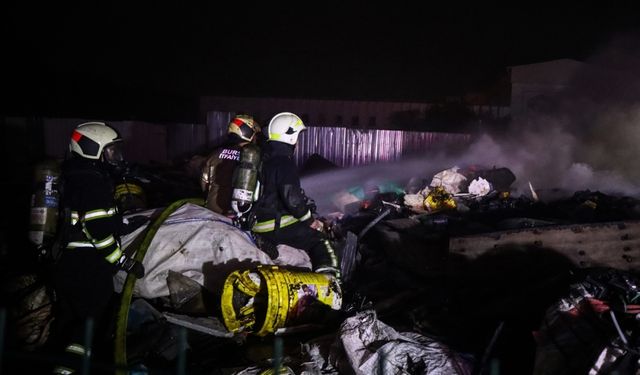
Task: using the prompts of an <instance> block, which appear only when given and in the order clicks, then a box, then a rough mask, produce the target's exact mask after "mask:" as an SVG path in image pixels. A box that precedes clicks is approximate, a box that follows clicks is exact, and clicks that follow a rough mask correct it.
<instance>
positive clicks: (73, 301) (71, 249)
mask: <svg viewBox="0 0 640 375" xmlns="http://www.w3.org/2000/svg"><path fill="white" fill-rule="evenodd" d="M69 150H70V154H71V156H70V157H69V158H67V159H66V160H65V161H64V162H63V165H62V174H61V179H62V186H63V188H62V205H61V206H62V209H63V211H62V212H63V213H64V217H65V219H66V220H65V222H64V223H63V224H62V226H63V229H62V230H60V231H59V232H60V235H61V236H62V238H61V240H60V241H61V244H62V251H61V255H60V258H59V260H58V261H57V262H56V263H55V264H54V268H53V283H54V289H55V293H56V313H55V316H56V320H55V325H54V330H53V340H54V346H55V347H56V348H57V349H59V350H60V357H58V359H59V360H60V361H59V363H58V364H57V366H56V367H55V368H54V373H57V374H67V373H73V372H74V371H76V372H77V370H78V369H79V366H80V364H81V361H82V358H83V356H84V355H85V354H86V353H87V350H89V348H88V347H87V344H90V343H87V342H85V337H86V336H85V328H86V322H93V323H94V325H93V326H94V327H95V330H94V333H93V337H94V338H96V341H98V340H99V339H103V338H104V337H105V336H107V337H108V329H109V327H110V325H111V324H110V322H111V318H112V317H113V315H112V314H110V313H109V312H110V311H111V310H110V306H111V302H113V299H112V298H113V296H114V289H113V275H114V273H115V272H117V271H118V270H125V271H127V272H130V273H133V274H134V275H135V276H136V277H138V278H140V277H143V276H144V268H143V267H142V264H140V263H139V262H136V261H134V260H133V259H131V258H130V257H129V256H127V255H125V254H124V253H123V250H122V249H121V247H120V238H119V232H120V229H121V227H122V217H121V215H120V213H119V212H118V208H117V207H116V201H115V197H114V194H115V188H114V185H115V182H116V181H117V178H116V176H119V175H120V174H122V172H123V168H124V167H125V162H124V159H123V154H122V138H120V135H119V134H118V132H117V131H116V130H115V129H113V128H111V127H110V126H108V125H106V124H104V123H101V122H88V123H83V124H80V125H78V126H77V127H76V128H75V130H74V131H73V133H72V135H71V140H70V143H69ZM89 328H90V326H89ZM105 331H106V332H105ZM105 333H106V335H105ZM96 349H97V350H98V351H99V350H100V349H98V348H96ZM105 351H107V350H106V349H105Z"/></svg>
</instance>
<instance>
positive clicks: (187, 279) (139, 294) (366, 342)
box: [45, 161, 640, 374]
mask: <svg viewBox="0 0 640 375" xmlns="http://www.w3.org/2000/svg"><path fill="white" fill-rule="evenodd" d="M316 163H318V162H317V161H316ZM320 164H322V163H320ZM320 167H322V168H325V167H326V168H335V166H330V165H325V164H322V165H320V166H319V167H318V168H320ZM309 168H311V166H309ZM314 168H315V167H314ZM311 169H312V168H311ZM430 177H431V178H430ZM149 181H151V180H149ZM156 181H159V180H156ZM514 181H515V176H514V175H513V173H512V172H511V171H510V170H509V169H507V168H496V167H492V168H480V167H467V168H460V167H457V166H455V167H452V168H449V169H445V170H442V171H441V172H439V173H436V174H435V175H434V176H416V177H414V178H412V179H411V180H410V181H409V182H408V183H407V185H406V188H405V189H402V188H399V186H400V185H399V184H397V183H394V182H391V181H381V182H376V183H371V182H364V183H363V184H362V186H353V187H350V188H347V189H345V190H343V191H341V192H339V193H338V194H336V195H334V196H333V198H334V199H333V203H334V206H335V207H334V208H335V211H334V212H332V213H330V214H327V215H326V216H325V217H323V218H321V219H322V221H323V222H324V228H323V230H324V231H326V232H327V234H328V236H329V238H330V239H331V240H332V241H333V242H334V244H335V245H336V248H337V250H338V251H339V254H340V256H341V258H342V264H341V269H342V274H343V279H342V280H341V281H342V283H341V285H340V290H339V291H338V292H335V293H336V294H334V295H333V297H332V298H333V299H331V300H326V301H324V302H325V305H326V304H329V305H331V304H332V303H333V304H334V306H333V307H334V309H328V310H331V312H328V311H327V310H326V309H325V310H322V309H320V310H319V309H314V308H310V307H313V306H315V307H318V305H314V303H315V302H317V301H319V300H321V298H319V297H320V294H321V293H322V292H321V291H320V289H321V287H323V285H324V284H323V285H320V284H321V283H319V282H318V283H316V284H317V285H315V284H314V282H311V281H308V280H307V281H301V280H298V279H295V275H298V276H299V275H303V274H304V273H305V272H309V271H310V262H309V258H308V256H306V254H305V253H304V252H302V251H300V250H298V249H293V248H289V247H286V246H279V247H278V248H277V249H267V248H264V249H261V248H260V245H261V244H260V243H257V242H256V241H255V240H254V239H253V237H252V236H251V235H250V233H247V232H245V231H243V230H241V229H240V228H238V227H236V226H234V224H233V222H232V221H231V220H230V219H228V218H226V217H223V216H220V215H217V214H215V213H213V212H211V211H209V210H207V209H205V208H203V207H201V206H199V205H198V204H193V203H187V204H184V205H182V206H181V207H180V208H178V209H177V210H176V211H174V212H173V213H171V215H169V217H168V218H167V219H166V220H165V221H164V222H163V223H162V225H160V226H159V227H158V229H157V232H155V236H154V237H153V239H152V240H151V242H150V246H149V250H148V252H147V254H146V255H145V256H144V259H143V264H144V266H145V269H146V270H147V275H146V276H145V277H144V278H143V279H141V280H139V281H137V282H136V283H135V288H134V289H133V292H132V293H133V299H132V303H131V307H130V309H129V314H130V315H129V323H128V330H127V331H128V332H127V338H128V340H129V344H128V345H127V353H126V357H127V358H128V359H129V361H128V365H129V366H131V367H135V366H138V367H141V368H145V369H149V370H153V369H154V368H162V367H163V366H166V365H167V363H172V362H175V361H176V360H177V357H178V355H179V352H180V349H179V346H180V345H179V343H178V342H177V337H178V336H179V334H178V332H179V330H180V329H186V330H188V332H189V333H188V336H187V339H186V340H187V345H186V347H187V348H188V351H189V353H190V354H189V358H190V360H189V366H190V367H189V368H190V369H193V371H194V372H198V373H207V372H212V371H214V370H216V371H222V372H225V373H237V374H254V373H255V374H257V373H261V372H262V371H265V370H269V369H272V368H273V367H274V366H282V368H284V369H285V370H283V371H285V372H283V373H296V374H318V373H323V374H339V373H357V374H360V373H361V374H372V373H405V372H408V373H425V374H426V373H430V374H431V373H443V374H445V373H446V374H471V373H477V374H480V373H485V372H487V371H489V370H490V369H491V371H494V370H496V369H497V370H498V371H500V373H536V374H538V373H539V374H542V373H544V374H552V373H558V374H560V373H574V372H577V373H585V372H583V371H587V372H588V371H589V370H590V371H592V373H609V372H611V371H613V369H615V370H617V371H620V372H627V371H631V372H637V371H638V366H637V352H638V343H637V337H638V324H637V320H635V316H636V315H637V314H639V313H640V308H638V309H637V310H636V306H637V304H638V300H639V299H638V295H637V293H638V291H637V288H638V283H637V281H636V280H637V275H636V274H635V272H637V269H638V260H639V259H640V244H639V243H638V238H640V220H639V219H640V210H639V209H638V208H640V202H639V201H638V200H636V199H634V198H631V197H618V196H611V195H607V194H604V193H602V192H592V191H578V192H574V193H573V194H572V195H569V196H568V197H565V198H561V199H553V200H551V199H548V197H549V196H551V195H552V194H551V193H555V192H546V191H540V190H534V189H533V187H532V186H531V191H530V192H527V194H526V195H524V194H523V195H521V196H515V194H514V190H513V189H512V187H511V186H512V184H513V183H514ZM427 182H428V183H427ZM143 185H144V184H143ZM176 190H179V189H176ZM185 191H188V189H187V190H185ZM161 196H164V197H167V196H169V195H162V194H155V195H150V197H151V199H149V201H151V202H153V201H156V202H157V201H158V198H159V197H161ZM155 215H157V211H156V210H146V209H136V210H134V211H133V212H131V213H130V214H129V215H127V216H126V218H127V219H128V222H129V223H130V228H129V229H130V231H129V233H128V234H126V235H125V236H123V238H122V240H123V247H125V248H126V247H128V246H134V244H135V243H137V242H139V241H140V238H141V237H142V236H145V233H146V231H147V228H149V226H150V225H152V224H153V222H154V218H155ZM276 266H277V267H279V268H264V267H276ZM261 267H262V268H261ZM261 270H262V271H261ZM265 270H271V271H269V272H272V273H273V272H276V273H278V274H279V275H280V276H282V277H281V279H279V281H278V282H275V281H273V282H269V281H268V280H270V279H268V277H267V276H265V274H264V273H265V272H267V271H265ZM274 270H275V271H274ZM267 273H268V272H267ZM230 275H235V278H236V279H235V280H240V279H242V280H245V283H244V284H243V286H242V288H240V287H239V289H238V290H237V291H243V292H246V291H248V290H249V291H251V293H245V294H246V296H244V297H243V298H240V297H238V296H240V293H237V295H236V293H232V294H228V295H227V298H226V299H225V296H224V294H225V283H227V282H228V281H229V280H231V279H230ZM243 275H244V276H243ZM252 275H253V276H252ZM286 275H291V277H289V276H287V277H285V276H286ZM125 278H126V275H125V274H122V273H121V274H118V275H117V276H116V277H115V279H114V282H115V285H116V286H118V287H119V290H122V289H121V288H122V287H123V285H125V284H126V283H125V280H126V279H125ZM294 279H295V280H297V281H293V280H294ZM274 280H275V279H274ZM231 281H233V280H231ZM231 281H229V283H231ZM249 281H250V282H249ZM231 284H233V283H231ZM231 284H228V285H231ZM329 284H330V283H328V284H327V285H329ZM233 285H236V284H233ZM268 285H271V286H273V285H275V286H277V288H276V289H278V293H276V292H275V289H274V288H275V287H270V288H267V286H268ZM314 285H315V286H316V287H317V288H316V290H315V294H314V293H302V294H300V293H299V292H300V291H308V290H309V286H314ZM335 285H338V284H335ZM305 286H306V289H305ZM324 286H326V285H324ZM329 289H331V288H330V287H327V290H329ZM332 290H334V291H336V290H338V289H336V288H334V289H332ZM237 291H236V292H237ZM227 292H228V290H227ZM276 294H277V295H278V297H277V298H276ZM338 294H339V296H338ZM327 295H328V294H327ZM285 296H288V297H285ZM291 296H294V297H295V296H297V299H296V298H294V297H291ZM323 296H325V297H326V295H324V294H323ZM307 297H310V300H309V301H306V298H307ZM334 297H335V298H334ZM337 297H340V298H339V303H337V301H338V299H337ZM285 299H286V301H287V303H284V302H283V301H284V300H285ZM276 300H278V301H280V302H278V303H276V302H274V301H276ZM303 300H304V302H305V303H300V301H303ZM311 300H313V301H315V302H313V301H311ZM225 301H226V302H225ZM307 302H309V303H307ZM225 306H226V307H225ZM229 306H231V308H232V310H233V311H234V314H235V316H236V317H241V316H244V315H242V313H243V312H248V314H246V315H247V316H251V317H252V319H253V320H252V325H245V326H243V324H245V323H246V322H245V323H242V322H241V324H239V325H238V327H235V326H233V325H232V324H230V323H229V319H226V318H225V309H227V310H228V308H229ZM302 307H305V308H307V307H309V308H308V309H303V308H302ZM325 307H326V306H325ZM274 311H275V312H274ZM227 313H228V311H227ZM612 314H613V315H612ZM49 317H50V315H49ZM227 318H228V316H227ZM294 318H296V319H294ZM225 319H226V320H225ZM267 321H270V323H269V324H267ZM594 322H595V323H594ZM271 323H273V324H271ZM592 323H593V324H592ZM270 324H271V325H270ZM268 325H270V326H269V327H268V328H267V326H268ZM232 326H233V327H232ZM234 327H235V328H234ZM236 328H237V329H236ZM532 332H534V333H535V334H532ZM576 332H577V333H576ZM45 338H46V336H45ZM278 345H282V347H279V346H278ZM585 353H586V355H585ZM578 357H580V358H578ZM567 358H569V359H570V361H567ZM568 363H574V364H572V365H568Z"/></svg>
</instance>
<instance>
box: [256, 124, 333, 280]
mask: <svg viewBox="0 0 640 375" xmlns="http://www.w3.org/2000/svg"><path fill="white" fill-rule="evenodd" d="M305 129H306V127H305V125H304V124H303V122H302V120H301V119H300V117H298V116H297V115H295V114H293V113H290V112H282V113H278V114H277V115H275V116H274V117H273V118H272V119H271V121H270V122H269V125H268V127H267V134H265V135H266V136H267V141H266V143H265V145H264V146H263V147H262V167H261V171H260V175H261V178H260V184H261V191H260V197H259V198H258V200H257V201H256V202H255V204H254V208H253V213H254V215H255V223H254V225H253V227H252V230H253V232H254V233H255V234H256V235H257V236H259V237H261V238H262V239H263V240H265V241H267V242H270V243H272V244H274V245H279V244H285V245H289V246H292V247H295V248H298V249H302V250H304V251H305V252H307V254H308V255H309V258H310V259H311V263H312V267H313V270H314V271H316V272H326V273H331V274H334V275H335V276H336V277H338V276H339V270H338V260H337V257H336V255H335V252H334V250H333V248H332V246H331V244H330V243H329V240H328V239H327V238H326V236H325V235H324V234H323V233H322V232H320V231H319V230H316V228H320V227H321V225H322V224H321V222H320V221H319V220H315V219H314V217H313V215H312V208H313V206H314V205H313V201H311V200H310V199H309V198H308V197H307V196H306V195H305V194H304V191H303V190H302V188H301V187H300V177H299V176H298V172H297V167H296V165H295V163H294V160H293V152H294V150H295V146H296V144H297V142H298V136H299V135H300V132H302V131H303V130H305Z"/></svg>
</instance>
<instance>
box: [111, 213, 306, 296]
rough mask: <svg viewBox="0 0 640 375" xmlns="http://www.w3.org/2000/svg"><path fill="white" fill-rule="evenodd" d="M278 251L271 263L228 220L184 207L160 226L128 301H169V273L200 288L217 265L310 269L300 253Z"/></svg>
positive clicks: (129, 238)
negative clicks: (133, 299)
mask: <svg viewBox="0 0 640 375" xmlns="http://www.w3.org/2000/svg"><path fill="white" fill-rule="evenodd" d="M152 213H153V210H150V211H144V212H141V213H136V214H134V215H144V216H151V214H152ZM134 215H130V216H134ZM145 228H146V225H145V226H143V227H140V228H138V229H137V230H136V231H134V232H132V233H130V234H128V235H126V236H124V237H123V238H122V248H123V249H126V248H127V247H128V246H129V245H130V244H131V243H132V242H133V241H134V240H135V239H136V237H138V235H139V234H140V233H141V232H142V231H144V229H145ZM142 235H144V233H143V234H142ZM278 251H279V253H280V256H278V258H277V259H275V260H272V259H271V258H269V256H268V255H267V254H266V253H264V252H263V251H261V250H260V249H259V248H258V247H257V246H256V244H255V243H254V241H253V239H252V238H251V236H250V235H249V234H248V233H246V232H244V231H242V230H241V229H239V228H237V227H235V226H234V225H233V224H232V222H231V220H230V219H229V218H227V217H225V216H222V215H219V214H216V213H214V212H213V211H211V210H209V209H207V208H205V207H201V206H198V205H195V204H190V203H188V204H185V205H184V206H182V207H180V208H179V209H177V210H176V211H175V212H174V213H172V214H171V215H170V216H169V217H168V218H167V220H165V222H164V223H163V224H162V225H161V226H160V228H159V229H158V231H157V233H156V235H155V237H154V238H153V240H152V241H151V244H150V246H149V249H148V250H147V253H146V255H145V258H144V260H143V262H142V263H143V265H144V268H145V277H144V278H142V279H140V280H137V282H136V284H135V288H134V296H137V297H142V298H158V297H166V296H169V288H168V286H167V276H168V275H169V271H170V270H171V271H174V272H179V273H181V274H182V275H184V276H186V277H189V278H191V279H193V280H195V281H196V282H198V283H199V284H201V285H203V286H206V285H205V284H206V280H205V279H206V277H207V276H209V275H207V272H209V271H208V270H211V271H210V272H214V269H215V266H219V265H225V264H227V265H228V264H238V265H240V264H277V265H291V266H299V267H305V268H310V265H311V264H310V261H309V257H308V256H307V255H306V254H305V253H304V252H302V251H300V250H297V249H293V248H290V247H287V246H279V247H278ZM217 276H218V277H219V276H220V275H217ZM125 277H126V274H125V273H124V272H119V273H118V274H116V276H115V277H114V284H115V286H116V290H120V289H121V287H122V285H123V284H124V280H125Z"/></svg>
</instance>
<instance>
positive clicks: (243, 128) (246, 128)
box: [227, 115, 260, 142]
mask: <svg viewBox="0 0 640 375" xmlns="http://www.w3.org/2000/svg"><path fill="white" fill-rule="evenodd" d="M258 131H260V126H259V125H258V123H257V122H256V121H255V120H254V119H253V117H252V116H248V115H237V116H236V117H234V118H233V120H231V122H230V123H229V128H228V129H227V134H235V135H237V136H238V137H240V138H241V139H243V140H245V141H247V142H251V141H252V140H253V139H254V138H255V136H256V133H257V132H258Z"/></svg>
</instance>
